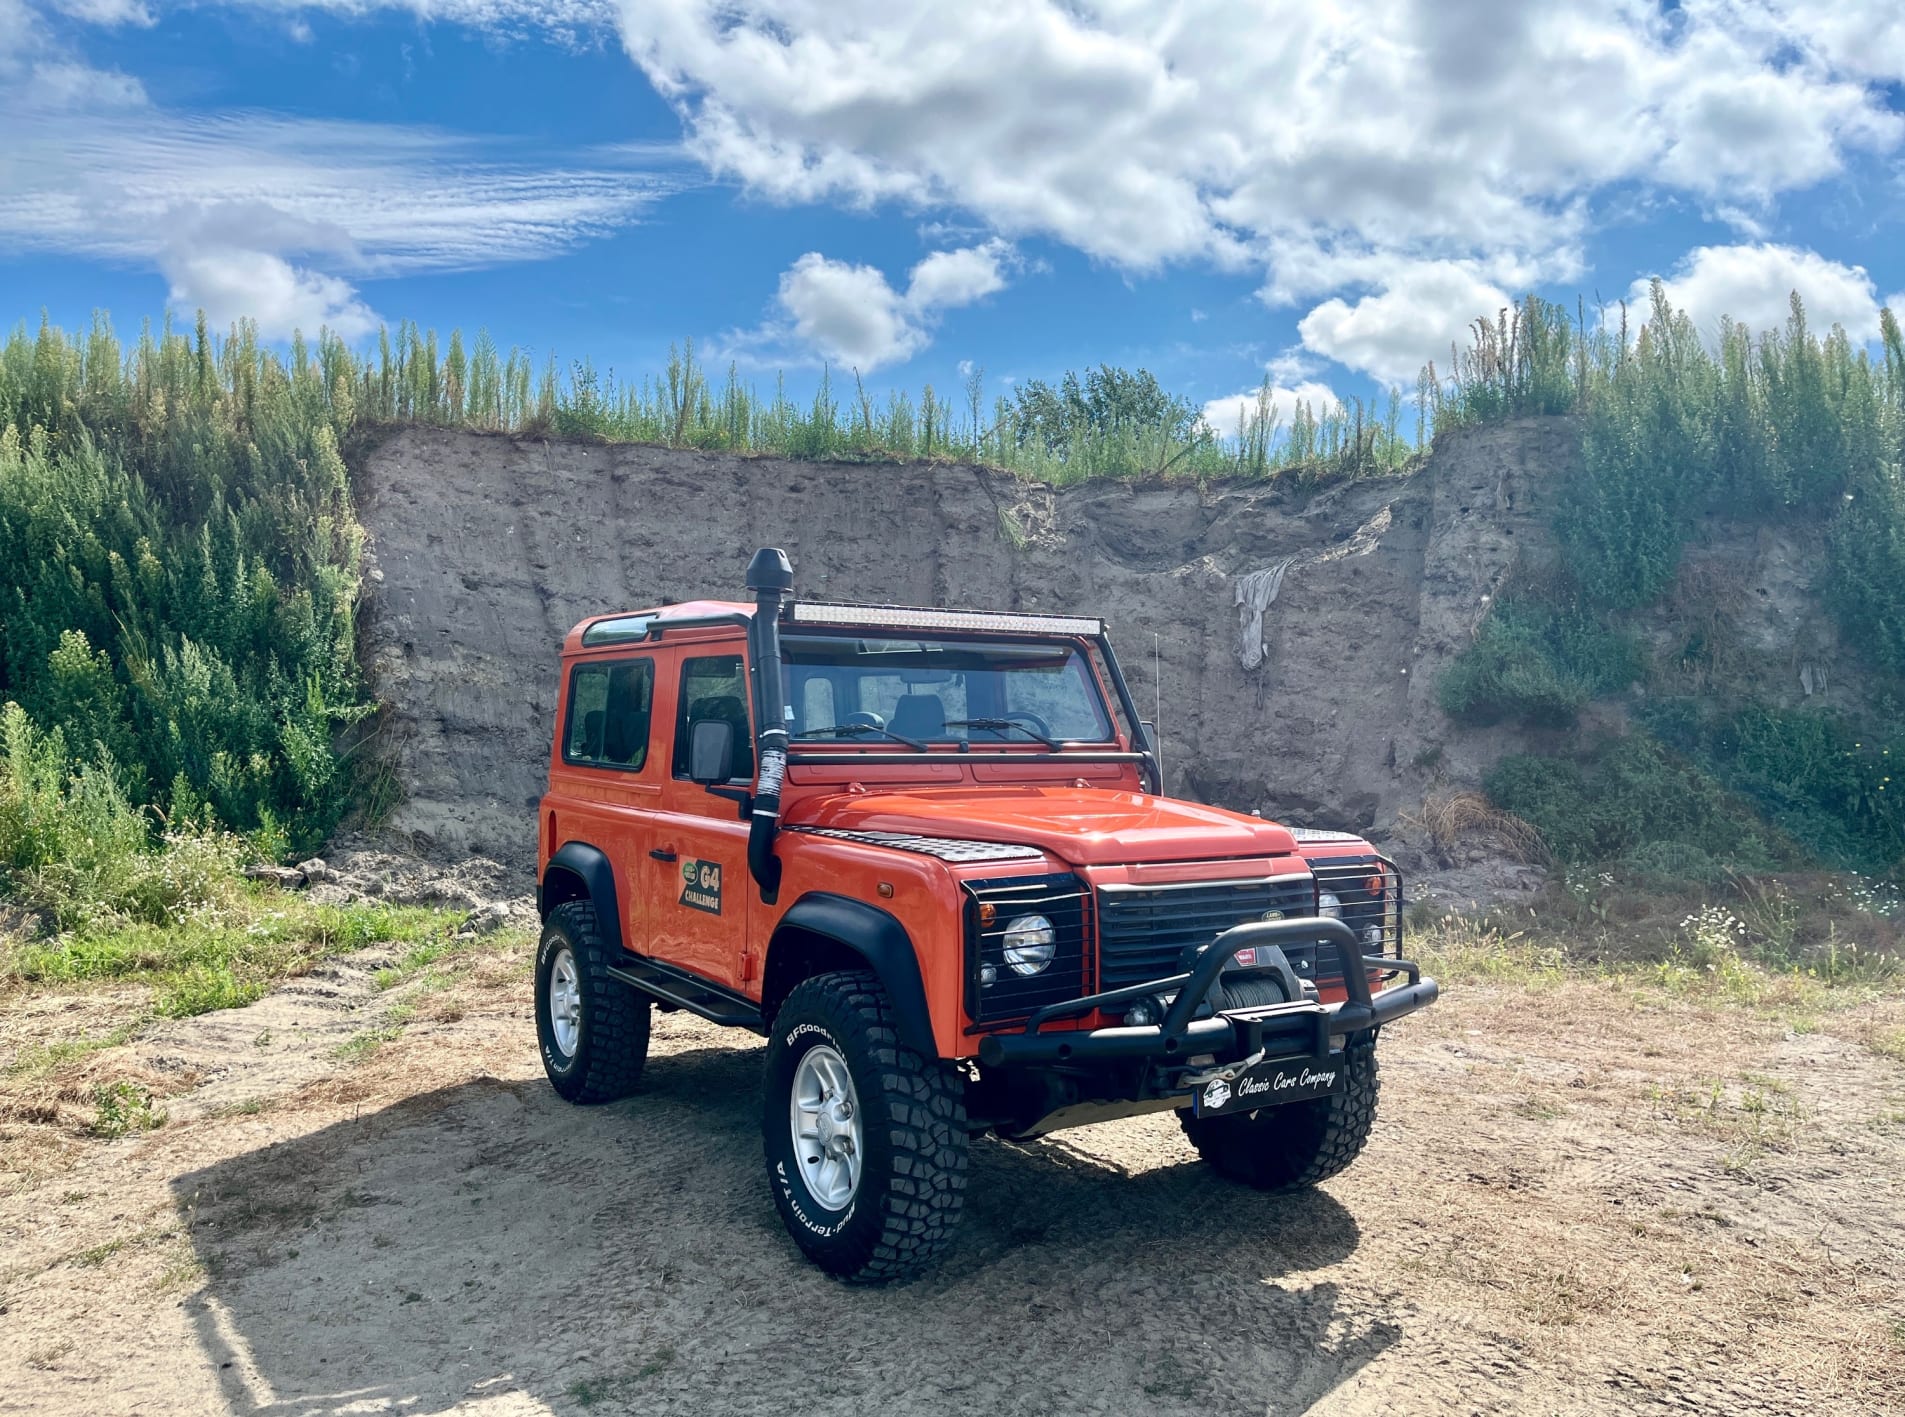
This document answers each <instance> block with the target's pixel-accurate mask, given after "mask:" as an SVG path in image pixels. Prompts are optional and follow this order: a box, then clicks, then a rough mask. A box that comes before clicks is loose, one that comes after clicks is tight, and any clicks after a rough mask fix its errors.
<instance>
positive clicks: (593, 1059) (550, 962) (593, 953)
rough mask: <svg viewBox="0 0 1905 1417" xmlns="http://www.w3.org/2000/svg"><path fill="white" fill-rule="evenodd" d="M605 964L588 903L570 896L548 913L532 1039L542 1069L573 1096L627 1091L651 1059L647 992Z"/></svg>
mask: <svg viewBox="0 0 1905 1417" xmlns="http://www.w3.org/2000/svg"><path fill="white" fill-rule="evenodd" d="M608 966H609V952H608V947H607V946H606V945H604V944H603V942H602V928H601V923H600V921H598V920H597V918H596V914H595V906H594V905H593V904H591V903H590V902H588V901H586V900H572V901H568V902H566V903H565V904H562V905H559V906H557V907H556V908H555V909H554V910H552V911H550V912H549V918H548V920H547V921H546V922H544V924H543V929H542V944H541V945H540V946H539V947H538V949H537V950H536V1041H537V1043H538V1044H539V1045H540V1046H541V1050H542V1067H543V1071H544V1072H546V1073H547V1074H548V1075H549V1081H550V1083H551V1084H552V1085H553V1086H554V1087H555V1089H556V1091H557V1092H558V1093H560V1094H561V1095H562V1096H563V1097H565V1098H566V1099H568V1100H569V1101H570V1102H581V1103H594V1102H613V1101H614V1100H615V1099H616V1098H618V1097H626V1096H628V1094H629V1093H631V1092H633V1091H634V1090H635V1085H636V1084H637V1083H638V1082H640V1081H641V1076H642V1064H643V1063H644V1062H646V1061H647V1059H648V1024H649V1018H650V1013H651V1010H650V1008H649V999H648V996H647V995H646V994H643V993H640V992H639V991H637V990H635V989H632V988H630V987H629V986H628V985H626V984H624V983H623V982H622V981H621V980H619V979H617V978H615V977H614V976H613V975H611V974H610V973H609V972H608Z"/></svg>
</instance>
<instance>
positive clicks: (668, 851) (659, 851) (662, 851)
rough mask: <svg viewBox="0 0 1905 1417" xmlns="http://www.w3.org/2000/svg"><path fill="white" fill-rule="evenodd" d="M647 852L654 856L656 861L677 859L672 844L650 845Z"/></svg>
mask: <svg viewBox="0 0 1905 1417" xmlns="http://www.w3.org/2000/svg"><path fill="white" fill-rule="evenodd" d="M648 854H649V855H650V856H652V857H654V858H655V859H656V860H657V861H674V860H676V859H678V858H677V857H676V856H675V848H674V847H672V846H656V847H651V848H650V849H649V852H648Z"/></svg>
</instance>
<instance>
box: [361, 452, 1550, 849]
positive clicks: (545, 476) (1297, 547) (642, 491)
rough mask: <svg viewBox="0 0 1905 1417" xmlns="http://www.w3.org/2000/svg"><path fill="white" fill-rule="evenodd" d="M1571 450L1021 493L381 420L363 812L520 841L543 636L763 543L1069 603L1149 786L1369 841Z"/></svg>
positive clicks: (1472, 742)
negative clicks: (1129, 702)
mask: <svg viewBox="0 0 1905 1417" xmlns="http://www.w3.org/2000/svg"><path fill="white" fill-rule="evenodd" d="M1576 455H1577V454H1576V446H1575V439H1574V436H1573V434H1572V432H1571V430H1570V429H1569V428H1568V427H1567V425H1565V424H1562V423H1559V422H1553V421H1550V422H1528V423H1521V424H1514V425H1509V426H1505V427H1499V428H1490V429H1482V430H1477V431H1474V432H1469V433H1464V434H1462V435H1459V436H1457V437H1454V438H1451V439H1448V440H1446V441H1445V445H1444V447H1443V449H1442V451H1440V452H1438V453H1437V455H1436V456H1435V457H1434V458H1432V459H1431V460H1430V461H1429V462H1428V464H1427V465H1426V466H1424V467H1423V468H1422V469H1421V470H1420V471H1418V472H1416V473H1414V474H1413V475H1411V476H1408V477H1403V478H1396V479H1388V480H1382V481H1373V482H1361V483H1348V484H1342V485H1339V486H1335V487H1330V488H1326V489H1325V490H1323V491H1321V492H1317V493H1306V492H1303V491H1301V490H1299V489H1297V488H1295V487H1294V486H1286V485H1282V484H1276V483H1260V482H1251V483H1232V484H1215V485H1203V486H1199V485H1196V484H1191V483H1177V482H1168V483H1148V484H1147V483H1131V482H1093V483H1088V484H1085V485H1081V486H1073V487H1064V488H1052V487H1048V486H1043V485H1036V484H1028V483H1024V482H1021V481H1019V480H1017V479H1015V478H1012V477H1009V476H1006V475H1004V474H1000V473H991V472H986V471H983V470H980V469H975V468H971V467H954V466H944V465H935V464H927V463H909V464H881V465H861V464H844V463H832V464H821V463H795V462H785V461H780V460H776V459H763V458H742V457H734V456H725V455H714V454H703V453H693V452H683V451H675V450H669V449H663V448H653V447H632V446H600V445H591V444H583V443H560V442H544V441H538V440H530V439H524V438H509V437H496V436H479V435H473V434H467V433H452V432H443V431H434V430H426V429H411V430H407V431H405V432H403V433H401V434H399V435H397V436H396V437H394V438H392V439H391V440H390V441H389V442H387V443H385V444H384V445H383V446H382V447H380V448H379V449H377V450H376V451H375V452H374V454H372V455H371V456H370V457H369V458H368V459H367V460H366V461H365V463H364V465H363V466H362V467H361V469H360V470H359V495H360V500H361V506H362V514H363V517H364V520H365V522H366V524H367V525H368V526H369V528H370V530H371V533H372V537H373V554H374V570H373V572H372V579H371V597H370V605H369V613H368V615H367V616H366V623H365V636H366V645H365V651H366V663H367V665H368V667H369V671H370V673H371V675H372V679H373V683H374V685H375V687H376V689H377V691H378V692H379V694H380V695H381V696H382V697H383V698H384V699H385V700H386V701H387V702H388V703H389V705H390V710H391V712H390V718H389V722H388V725H387V731H386V740H385V741H386V744H387V751H388V752H389V753H390V754H391V756H392V758H393V760H394V763H395V765H396V767H397V770H398V772H399V774H400V776H401V779H402V781H403V783H404V786H405V789H406V792H407V798H406V800H405V802H404V803H403V805H402V807H401V808H400V809H399V810H398V812H397V814H396V817H395V819H394V821H393V823H392V825H393V826H394V827H396V828H397V829H399V830H402V831H408V832H412V833H416V834H418V835H419V836H421V837H422V838H425V839H426V840H428V841H430V842H433V843H435V844H436V845H438V846H440V847H442V848H443V849H446V850H450V851H476V852H482V853H487V854H491V855H496V856H499V857H502V858H503V859H506V860H510V861H513V862H518V863H520V862H524V861H526V860H527V859H528V858H529V856H530V854H531V851H532V845H533V826H532V821H533V813H532V811H531V808H532V807H533V804H534V802H535V800H536V798H537V796H538V794H539V793H540V791H541V783H542V774H543V770H544V763H545V760H546V756H547V753H548V741H549V740H548V734H549V731H550V727H549V726H550V723H551V717H552V714H553V712H554V708H555V690H556V673H555V665H556V651H557V646H558V644H559V643H560V640H561V638H562V636H563V634H564V632H565V631H567V630H568V628H569V627H570V626H571V625H572V624H574V623H575V622H576V621H577V620H579V619H581V618H582V617H583V616H584V615H588V614H593V613H598V612H600V611H602V610H607V609H620V608H635V607H642V606H648V605H654V604H658V603H665V602H667V601H671V600H677V599H688V598H695V597H708V596H724V597H725V596H731V597H738V596H739V595H740V594H741V579H742V571H743V568H744V566H745V564H746V560H747V557H748V555H749V554H750V553H751V552H752V551H753V549H754V548H755V547H757V546H760V545H780V546H784V547H786V548H787V550H788V552H789V553H790V554H791V556H792V557H793V560H794V565H795V568H796V575H797V578H798V583H799V590H800V591H801V592H802V593H804V594H807V595H809V596H815V597H820V596H825V597H831V598H843V599H863V600H876V601H891V602H897V603H902V604H917V605H977V606H991V607H1009V608H1014V609H1026V610H1031V609H1044V610H1054V611H1058V610H1066V611H1080V612H1091V613H1096V614H1101V615H1103V616H1105V617H1106V618H1107V619H1108V620H1109V621H1110V622H1111V625H1112V630H1113V638H1114V642H1115V643H1116V644H1117V645H1118V647H1119V650H1120V654H1121V657H1122V658H1123V660H1124V663H1125V667H1126V671H1127V674H1128V675H1129V677H1130V679H1131V681H1132V688H1133V692H1134V693H1135V695H1136V696H1137V698H1138V699H1139V701H1140V703H1141V704H1142V705H1143V707H1144V708H1145V709H1146V711H1147V712H1149V711H1151V710H1153V709H1154V708H1155V710H1156V713H1157V717H1158V720H1159V723H1160V727H1161V730H1162V737H1163V743H1164V755H1165V767H1166V773H1167V778H1168V781H1169V785H1170V787H1171V789H1172V790H1173V791H1176V792H1180V793H1183V794H1186V795H1189V796H1192V797H1197V798H1202V799H1206V800H1209V801H1214V802H1218V803H1222V804H1225V805H1228V806H1233V807H1238V808H1244V809H1249V808H1259V809H1261V810H1263V811H1264V813H1265V814H1266V815H1270V816H1276V817H1280V818H1284V819H1288V820H1296V821H1304V822H1310V823H1314V824H1319V825H1327V826H1341V827H1349V828H1357V829H1366V830H1372V831H1374V832H1376V833H1378V834H1379V835H1380V834H1383V833H1386V832H1387V831H1389V830H1390V829H1391V828H1392V827H1393V825H1394V822H1395V820H1396V816H1397V813H1398V811H1400V810H1405V809H1407V808H1408V807H1409V806H1411V805H1412V804H1413V803H1415V802H1417V801H1419V800H1420V798H1421V796H1422V794H1423V791H1424V790H1425V788H1426V787H1427V785H1428V784H1429V782H1430V776H1431V773H1432V772H1433V773H1435V774H1438V775H1440V776H1442V777H1445V778H1448V779H1450V780H1455V781H1463V780H1473V779H1474V777H1475V776H1477V775H1478V774H1479V772H1480V771H1481V770H1482V769H1483V768H1484V767H1485V766H1486V763H1487V761H1488V760H1489V759H1491V758H1492V757H1493V756H1494V755H1495V754H1497V753H1499V752H1500V751H1501V749H1502V746H1503V744H1502V740H1501V737H1500V735H1499V734H1486V735H1478V734H1467V735H1455V736H1453V737H1452V736H1451V735H1450V733H1449V726H1448V724H1447V721H1446V719H1444V717H1443V716H1442V714H1441V712H1440V710H1439V709H1438V708H1437V707H1436V705H1435V680H1436V676H1437V674H1438V672H1439V671H1440V670H1441V668H1442V667H1443V666H1444V665H1445V664H1446V663H1447V662H1448V660H1449V658H1450V657H1451V656H1452V655H1453V654H1455V653H1456V652H1457V651H1458V650H1459V649H1460V647H1461V646H1462V645H1463V644H1464V643H1466V641H1467V639H1468V637H1469V635H1470V634H1471V633H1472V631H1473V628H1474V626H1475V625H1476V623H1477V622H1478V621H1479V619H1480V618H1481V616H1482V615H1483V614H1485V613H1486V610H1487V607H1488V599H1487V597H1489V596H1490V595H1491V594H1492V593H1493V592H1494V591H1495V590H1496V588H1497V587H1498V586H1499V584H1500V583H1501V581H1502V579H1503V577H1504V576H1505V575H1506V574H1507V573H1508V571H1509V569H1510V567H1511V566H1512V565H1513V563H1514V560H1515V557H1516V555H1517V553H1518V550H1519V548H1520V547H1522V546H1523V545H1524V544H1526V543H1530V542H1539V541H1540V540H1541V539H1542V538H1541V531H1540V528H1541V527H1542V526H1543V525H1545V519H1546V518H1545V511H1544V508H1543V499H1542V493H1543V491H1544V489H1546V488H1550V487H1552V486H1553V484H1554V481H1555V478H1556V475H1557V474H1558V473H1559V472H1561V471H1562V470H1563V469H1564V468H1565V467H1566V465H1567V463H1568V461H1569V459H1571V458H1573V457H1575V456H1576Z"/></svg>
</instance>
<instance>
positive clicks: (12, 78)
mask: <svg viewBox="0 0 1905 1417" xmlns="http://www.w3.org/2000/svg"><path fill="white" fill-rule="evenodd" d="M79 3H90V0H79ZM99 3H102V4H106V5H116V4H118V3H119V0H99ZM145 101H146V95H145V89H144V88H143V87H142V86H141V85H140V83H139V81H138V80H137V79H134V78H131V77H129V76H128V75H125V74H122V73H119V72H118V71H117V70H110V69H95V68H93V67H91V66H90V65H88V64H85V63H83V62H82V61H81V60H80V59H79V58H78V56H76V55H74V54H72V53H71V52H69V50H68V49H67V48H66V46H65V45H63V44H61V43H60V42H59V41H58V39H57V38H56V37H55V36H54V35H53V33H52V32H51V31H50V30H49V29H48V28H47V25H46V23H45V21H44V20H43V19H42V18H41V16H40V13H39V12H38V11H37V10H34V9H33V8H31V7H30V6H28V5H27V4H26V3H24V0H0V122H4V120H5V119H6V118H7V116H8V112H9V110H15V111H18V110H26V111H33V112H40V113H44V112H48V111H59V110H71V109H77V108H85V107H89V106H98V107H106V108H135V107H138V106H140V105H142V104H144V103H145ZM4 171H5V169H4V168H0V173H4Z"/></svg>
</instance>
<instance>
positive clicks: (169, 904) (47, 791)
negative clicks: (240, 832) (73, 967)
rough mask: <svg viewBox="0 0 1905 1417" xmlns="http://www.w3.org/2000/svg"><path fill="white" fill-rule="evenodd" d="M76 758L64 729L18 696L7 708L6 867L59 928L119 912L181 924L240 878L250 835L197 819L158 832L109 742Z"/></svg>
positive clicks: (2, 715)
mask: <svg viewBox="0 0 1905 1417" xmlns="http://www.w3.org/2000/svg"><path fill="white" fill-rule="evenodd" d="M97 751H98V757H97V758H96V760H95V761H94V762H93V763H91V764H86V765H81V766H78V767H74V766H72V765H71V764H70V763H69V760H68V757H67V752H66V744H65V740H64V738H63V736H62V734H61V733H60V730H58V729H54V730H53V731H52V732H51V733H41V732H40V731H39V730H38V729H36V728H35V727H34V726H33V723H32V721H31V720H30V719H28V718H27V716H26V713H25V711H24V710H22V709H21V707H20V706H19V705H18V704H12V703H10V704H7V705H5V706H4V708H0V867H5V868H7V869H8V870H10V871H11V872H12V875H13V891H14V894H16V895H21V896H24V897H25V898H26V899H27V900H29V901H30V902H32V903H33V904H35V905H37V906H41V907H44V908H46V909H49V910H51V911H52V913H53V917H54V920H55V922H56V923H57V924H58V925H59V927H60V928H61V929H63V930H64V929H74V928H78V927H82V926H87V925H93V924H97V923H99V922H101V921H104V920H110V919H117V920H125V921H137V922H143V923H146V924H151V925H171V924H177V923H179V922H181V921H183V920H185V919H186V918H188V917H189V916H191V915H193V914H194V913H196V912H198V911H201V910H203V909H205V908H206V907H207V906H210V905H212V904H214V903H215V902H216V901H218V900H219V899H221V898H222V897H223V896H224V895H226V894H228V893H229V892H230V890H231V889H232V887H233V883H234V879H235V876H236V872H237V870H238V866H239V864H240V858H241V856H242V854H243V844H242V843H241V842H240V841H239V840H238V839H237V838H236V837H234V836H232V835H230V834H229V833H225V832H220V831H217V830H215V829H213V828H211V827H209V826H208V825H206V824H204V823H202V822H197V821H191V820H181V821H179V822H177V823H175V824H173V825H172V826H171V827H170V828H169V829H168V830H166V831H165V832H164V833H163V834H162V835H161V836H159V837H158V838H157V839H156V840H155V839H154V833H153V830H152V826H151V822H152V817H151V816H150V814H148V813H147V812H146V811H144V810H142V809H141V808H138V807H135V806H134V805H133V804H132V802H131V801H130V800H129V798H128V797H127V794H126V792H125V790H124V789H123V787H122V786H121V784H120V780H119V774H118V771H117V769H116V767H115V765H114V763H113V760H112V757H111V755H110V754H109V753H108V752H106V750H105V749H104V747H100V748H99V749H98V750H97Z"/></svg>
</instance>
